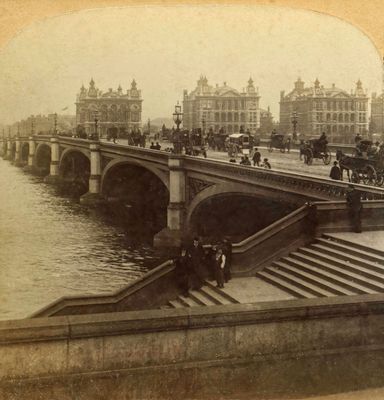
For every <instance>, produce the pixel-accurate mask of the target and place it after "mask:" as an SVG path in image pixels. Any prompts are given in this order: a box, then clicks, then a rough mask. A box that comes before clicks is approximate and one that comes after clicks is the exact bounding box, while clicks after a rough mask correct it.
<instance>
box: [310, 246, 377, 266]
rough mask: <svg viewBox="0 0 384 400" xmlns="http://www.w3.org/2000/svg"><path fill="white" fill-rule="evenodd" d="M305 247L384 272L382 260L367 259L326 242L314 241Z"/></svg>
mask: <svg viewBox="0 0 384 400" xmlns="http://www.w3.org/2000/svg"><path fill="white" fill-rule="evenodd" d="M304 248H305V249H313V250H316V251H319V252H320V254H329V255H331V256H333V257H336V258H339V259H340V260H343V261H348V262H350V263H354V264H357V265H361V266H363V267H364V266H370V267H372V268H375V269H376V270H378V271H382V272H383V273H384V265H383V264H382V263H381V262H380V263H379V262H377V261H371V260H368V259H365V258H364V256H362V257H357V256H355V255H352V254H350V253H348V252H347V251H346V250H337V249H334V248H332V247H329V246H326V245H324V244H319V243H313V244H311V245H309V246H307V247H304Z"/></svg>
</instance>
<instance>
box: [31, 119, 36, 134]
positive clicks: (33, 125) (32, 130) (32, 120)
mask: <svg viewBox="0 0 384 400" xmlns="http://www.w3.org/2000/svg"><path fill="white" fill-rule="evenodd" d="M34 134H35V123H34V119H33V117H32V118H31V136H33V135H34Z"/></svg>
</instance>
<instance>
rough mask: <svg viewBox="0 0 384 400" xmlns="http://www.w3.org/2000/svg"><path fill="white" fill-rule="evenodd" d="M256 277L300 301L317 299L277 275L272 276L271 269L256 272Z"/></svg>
mask: <svg viewBox="0 0 384 400" xmlns="http://www.w3.org/2000/svg"><path fill="white" fill-rule="evenodd" d="M256 277H257V278H260V279H262V280H264V281H265V282H267V283H269V284H271V285H273V286H276V287H278V288H279V289H281V290H283V291H285V292H286V293H289V294H291V295H292V296H295V297H297V298H300V299H310V298H314V297H317V296H315V295H313V294H312V293H309V292H307V291H305V290H302V289H300V287H297V286H296V285H292V284H290V283H289V282H287V281H286V280H285V279H281V278H279V277H277V276H276V275H273V274H271V273H270V271H269V268H266V269H264V270H262V271H258V272H256Z"/></svg>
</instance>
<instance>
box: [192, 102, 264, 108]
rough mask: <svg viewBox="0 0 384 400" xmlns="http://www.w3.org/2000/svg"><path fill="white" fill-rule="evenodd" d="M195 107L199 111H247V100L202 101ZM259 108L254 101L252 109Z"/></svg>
mask: <svg viewBox="0 0 384 400" xmlns="http://www.w3.org/2000/svg"><path fill="white" fill-rule="evenodd" d="M194 106H195V107H196V108H197V109H215V110H245V108H246V102H245V100H200V101H199V102H196V103H195V104H194ZM256 107H257V102H256V101H255V100H254V101H252V108H256Z"/></svg>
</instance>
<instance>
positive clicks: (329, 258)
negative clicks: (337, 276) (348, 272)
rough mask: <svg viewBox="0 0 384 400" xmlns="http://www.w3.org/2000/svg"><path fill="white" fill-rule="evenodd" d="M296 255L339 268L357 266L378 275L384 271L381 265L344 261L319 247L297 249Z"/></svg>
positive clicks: (368, 262)
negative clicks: (300, 254) (304, 255)
mask: <svg viewBox="0 0 384 400" xmlns="http://www.w3.org/2000/svg"><path fill="white" fill-rule="evenodd" d="M297 252H298V253H303V254H306V255H307V256H309V257H313V258H316V259H318V260H321V261H324V262H328V263H331V264H334V265H338V266H340V267H343V266H348V265H351V264H353V265H358V266H361V267H364V268H367V269H371V270H373V271H376V272H378V273H380V274H384V270H383V268H382V266H381V265H378V264H373V263H371V262H370V261H367V262H366V263H363V262H357V261H356V260H355V261H353V260H344V259H342V258H340V257H339V256H338V254H334V253H333V254H332V253H331V252H329V251H326V250H322V249H320V248H319V247H312V245H309V246H308V247H300V248H299V249H297Z"/></svg>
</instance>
